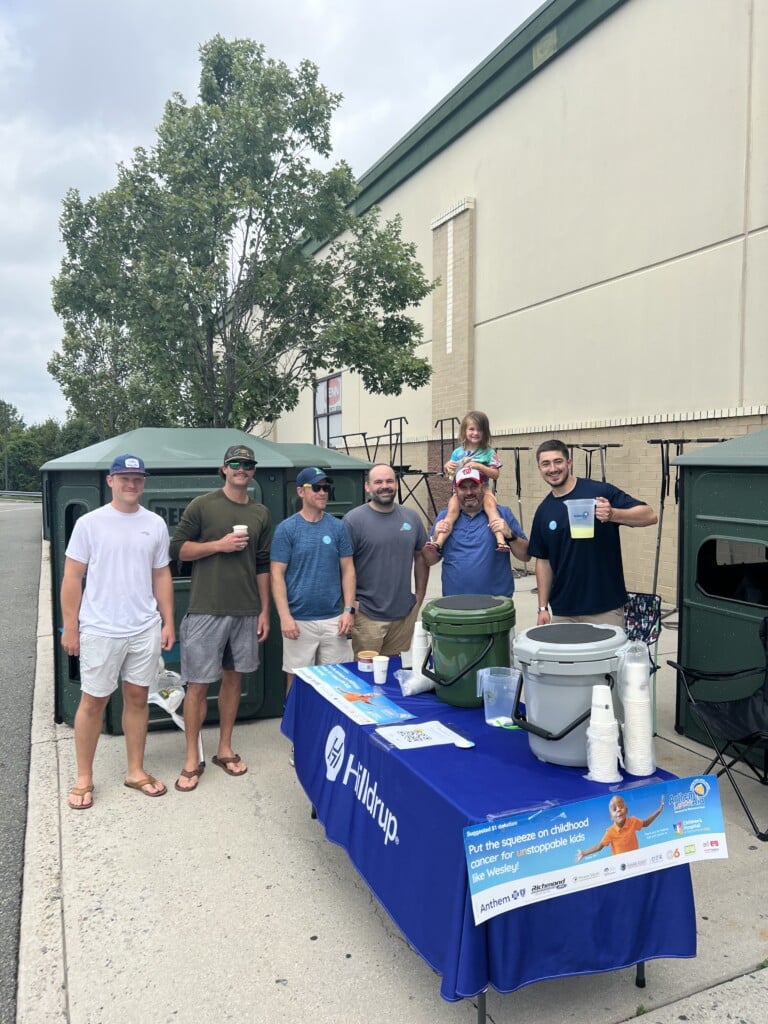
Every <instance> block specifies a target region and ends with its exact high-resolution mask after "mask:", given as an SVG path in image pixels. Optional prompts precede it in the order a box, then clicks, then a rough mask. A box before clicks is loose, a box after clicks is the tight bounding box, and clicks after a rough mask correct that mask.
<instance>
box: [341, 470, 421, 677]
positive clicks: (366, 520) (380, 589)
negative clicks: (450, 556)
mask: <svg viewBox="0 0 768 1024" xmlns="http://www.w3.org/2000/svg"><path fill="white" fill-rule="evenodd" d="M365 490H366V493H367V494H368V495H369V498H370V500H369V501H368V503H367V504H365V505H360V506H359V507H358V508H353V509H352V511H351V512H347V514H346V515H345V516H344V525H345V526H346V527H347V532H348V533H349V536H350V539H351V541H352V553H353V558H354V562H355V573H356V576H357V604H358V608H357V614H356V615H355V627H354V629H353V631H352V650H353V652H354V655H355V657H357V654H358V652H359V651H362V650H374V651H378V652H379V654H387V655H390V656H393V655H397V654H400V652H401V651H407V650H408V648H409V647H410V646H411V639H412V637H413V627H414V624H415V622H416V617H417V615H418V613H419V608H420V607H421V605H422V603H423V601H424V596H425V594H426V592H427V580H428V578H429V566H428V565H427V563H426V562H425V561H424V559H423V557H422V549H423V547H424V545H425V544H426V542H427V533H426V530H425V529H424V524H423V523H422V521H421V518H420V517H419V515H418V513H416V512H414V511H413V509H409V508H405V507H404V506H403V505H398V504H397V503H396V501H395V498H396V496H397V478H396V476H395V472H394V470H393V469H392V467H391V466H385V465H377V466H373V468H372V469H370V470H369V471H368V476H367V479H366V483H365ZM411 570H413V581H414V587H415V591H416V593H415V594H414V593H413V592H412V590H411Z"/></svg>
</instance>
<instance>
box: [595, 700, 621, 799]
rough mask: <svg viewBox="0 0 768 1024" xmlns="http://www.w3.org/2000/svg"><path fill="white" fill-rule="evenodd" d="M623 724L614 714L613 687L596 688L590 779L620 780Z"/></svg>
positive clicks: (603, 780)
mask: <svg viewBox="0 0 768 1024" xmlns="http://www.w3.org/2000/svg"><path fill="white" fill-rule="evenodd" d="M618 761H619V723H618V722H617V721H616V717H615V715H614V713H613V696H612V694H611V688H610V686H607V685H605V684H604V683H598V684H597V685H596V686H593V687H592V709H591V713H590V719H589V725H588V727H587V768H588V772H587V778H588V779H591V781H592V782H620V781H621V773H620V772H619V769H618Z"/></svg>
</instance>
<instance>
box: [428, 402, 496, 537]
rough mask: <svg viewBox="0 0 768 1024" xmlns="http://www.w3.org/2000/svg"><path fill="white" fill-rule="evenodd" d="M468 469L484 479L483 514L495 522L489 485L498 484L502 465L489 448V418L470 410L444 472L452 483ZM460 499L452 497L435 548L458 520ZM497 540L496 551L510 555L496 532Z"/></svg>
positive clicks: (494, 510) (494, 503)
mask: <svg viewBox="0 0 768 1024" xmlns="http://www.w3.org/2000/svg"><path fill="white" fill-rule="evenodd" d="M465 466H471V467H472V469H476V470H477V471H478V473H480V475H481V476H482V478H483V481H484V483H483V511H484V512H485V514H486V515H487V516H488V519H489V520H490V519H496V518H498V515H499V509H498V505H497V504H496V498H495V497H494V495H493V492H492V491H491V490H489V488H488V481H490V480H498V478H499V470H500V469H501V462H500V461H499V457H498V455H497V454H496V452H495V450H494V449H493V448H491V426H490V423H489V422H488V417H487V416H486V415H485V413H484V412H478V411H477V410H472V412H468V413H467V415H466V416H465V417H464V419H463V420H462V421H461V426H460V427H459V447H458V448H455V449H454V450H453V451H452V452H451V457H450V459H449V460H448V462H446V464H445V467H444V468H445V472H446V474H447V475H448V477H449V478H450V479H451V480H452V479H453V478H454V477H455V476H456V474H457V473H458V471H459V470H460V469H463V468H464V467H465ZM459 511H460V510H459V499H458V498H457V497H456V495H455V494H452V495H451V500H450V501H449V503H448V512H447V513H446V516H445V519H444V520H443V523H444V524H445V526H447V527H448V528H447V529H444V532H443V533H441V534H440V535H439V536H438V537H436V538H435V539H434V541H432V542H430V543H434V545H435V547H437V548H442V546H443V544H444V543H445V541H446V540H447V538H448V537H449V536H450V534H451V531H452V530H453V527H454V524H455V522H456V520H457V519H458V518H459ZM494 536H495V537H496V545H497V551H509V544H507V542H506V540H505V539H504V534H503V533H501V532H499V533H496V534H494Z"/></svg>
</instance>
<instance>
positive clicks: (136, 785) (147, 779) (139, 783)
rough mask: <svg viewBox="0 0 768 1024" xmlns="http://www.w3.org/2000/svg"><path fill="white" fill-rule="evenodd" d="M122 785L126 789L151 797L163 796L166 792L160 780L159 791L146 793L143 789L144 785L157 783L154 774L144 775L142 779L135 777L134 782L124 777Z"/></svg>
mask: <svg viewBox="0 0 768 1024" xmlns="http://www.w3.org/2000/svg"><path fill="white" fill-rule="evenodd" d="M123 785H124V786H126V787H127V788H128V789H135V790H137V791H138V792H139V793H141V794H142V795H143V796H151V797H153V798H154V797H158V796H165V794H166V793H167V792H168V790H167V788H166V787H165V786H164V785H163V783H162V782H161V783H160V785H161V786H162V787H163V788H162V789H161V790H160V792H159V793H146V792H145V791H144V788H143V787H144V786H156V785H157V779H156V778H155V777H154V775H145V776H144V778H143V779H137V780H136V781H135V782H130V781H129V780H128V779H126V780H125V782H124V783H123Z"/></svg>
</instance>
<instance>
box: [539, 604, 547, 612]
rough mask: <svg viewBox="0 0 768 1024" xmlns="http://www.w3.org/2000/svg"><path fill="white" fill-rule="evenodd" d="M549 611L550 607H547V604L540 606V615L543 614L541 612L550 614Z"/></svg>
mask: <svg viewBox="0 0 768 1024" xmlns="http://www.w3.org/2000/svg"><path fill="white" fill-rule="evenodd" d="M548 611H549V605H546V604H545V605H540V606H539V612H540V613H541V612H548Z"/></svg>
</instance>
